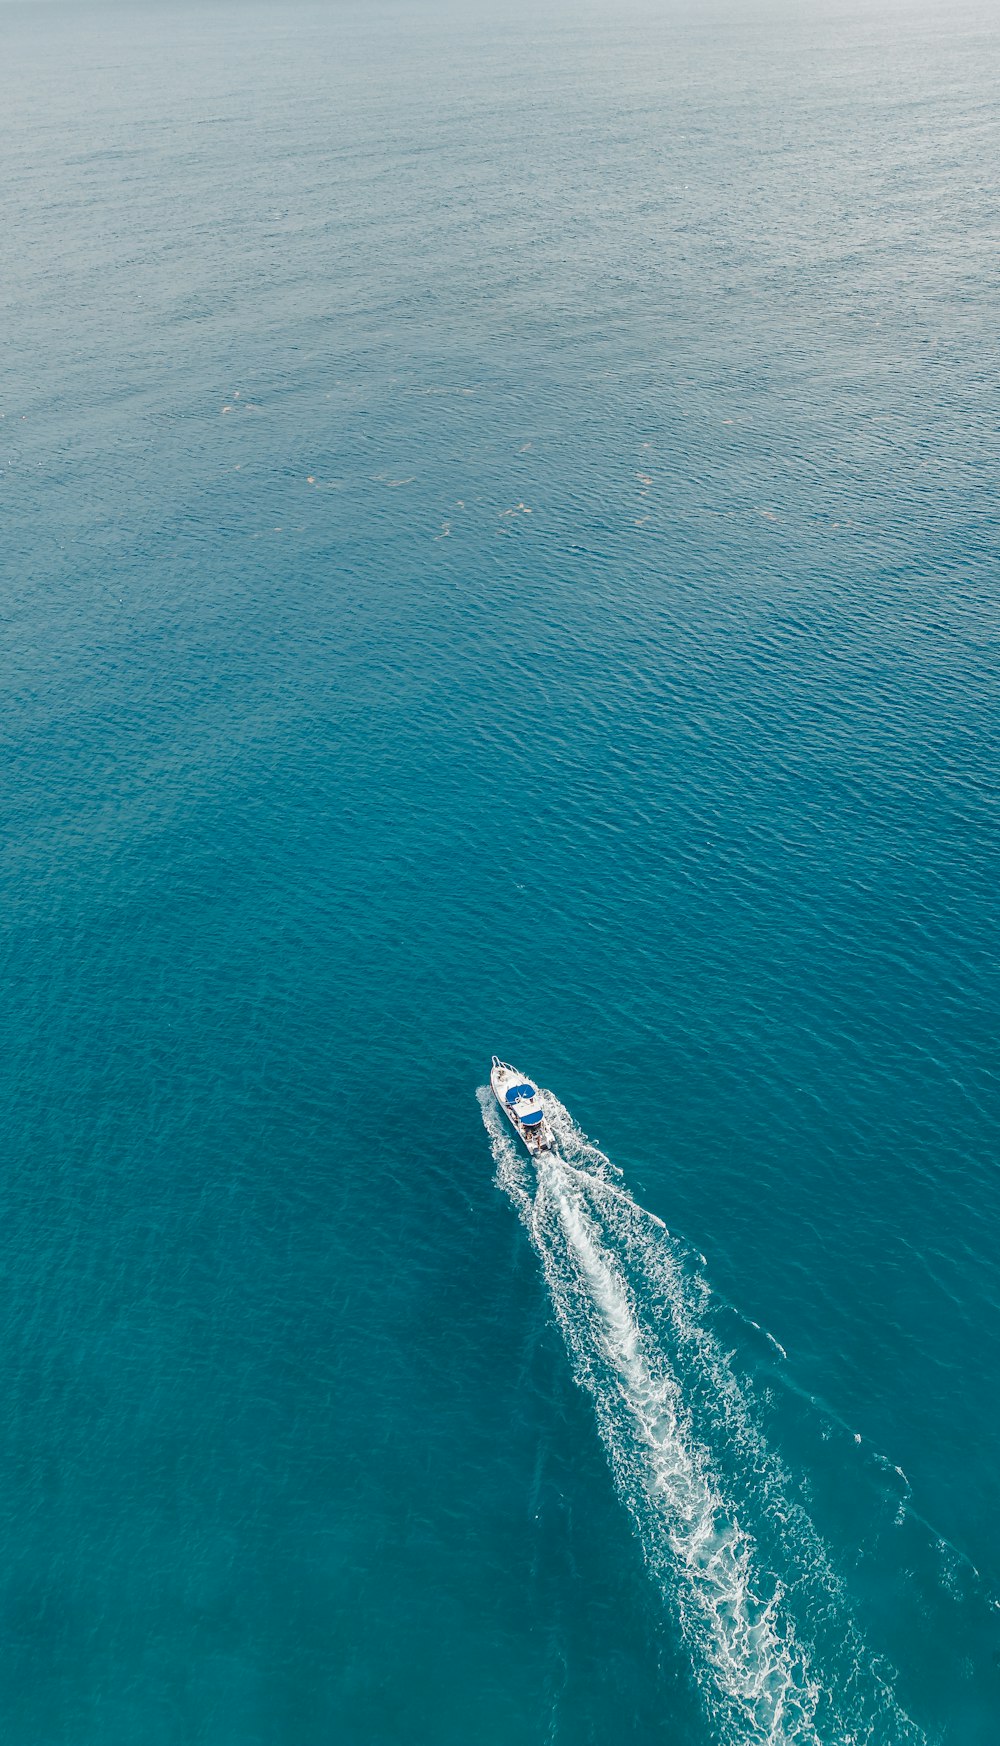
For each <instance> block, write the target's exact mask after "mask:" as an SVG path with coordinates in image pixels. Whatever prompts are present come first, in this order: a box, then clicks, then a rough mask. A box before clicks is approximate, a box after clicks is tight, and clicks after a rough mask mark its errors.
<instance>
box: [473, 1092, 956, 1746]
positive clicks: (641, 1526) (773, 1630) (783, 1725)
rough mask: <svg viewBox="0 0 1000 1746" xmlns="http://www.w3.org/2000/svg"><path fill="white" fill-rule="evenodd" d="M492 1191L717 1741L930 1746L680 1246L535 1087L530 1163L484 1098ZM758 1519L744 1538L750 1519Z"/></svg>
mask: <svg viewBox="0 0 1000 1746" xmlns="http://www.w3.org/2000/svg"><path fill="white" fill-rule="evenodd" d="M479 1098H480V1103H481V1105H482V1110H483V1120H484V1123H485V1125H486V1128H487V1131H488V1133H489V1136H490V1143H491V1146H492V1150H493V1157H494V1160H495V1163H496V1173H497V1182H498V1184H499V1186H500V1187H501V1188H503V1189H504V1190H505V1192H506V1193H507V1194H508V1195H509V1196H510V1198H511V1200H512V1201H513V1203H514V1205H515V1207H516V1208H517V1210H518V1212H519V1214H520V1216H521V1219H522V1221H523V1223H524V1226H525V1228H526V1230H527V1231H528V1234H529V1236H530V1238H531V1241H532V1244H533V1245H534V1248H535V1250H536V1252H537V1254H538V1256H539V1259H540V1261H541V1264H542V1268H543V1271H544V1274H545V1279H546V1282H547V1285H548V1289H549V1293H550V1296H551V1301H552V1305H553V1308H554V1310H555V1314H556V1318H557V1320H558V1323H559V1326H560V1328H561V1330H562V1333H563V1336H564V1338H565V1342H566V1346H567V1349H568V1352H569V1356H570V1360H571V1363H572V1366H573V1371H574V1375H575V1377H576V1380H577V1381H578V1382H579V1383H580V1384H581V1385H582V1386H583V1387H584V1388H585V1389H586V1390H587V1392H588V1394H589V1395H590V1398H591V1400H592V1402H593V1406H594V1411H595V1413H596V1417H597V1423H598V1427H599V1430H600V1434H601V1437H602V1440H603V1442H604V1446H605V1448H606V1450H607V1453H608V1457H609V1459H610V1463H611V1467H612V1470H613V1473H614V1478H615V1483H616V1485H617V1488H618V1491H619V1493H620V1495H621V1497H622V1498H623V1500H624V1502H625V1503H626V1505H627V1507H628V1509H629V1512H630V1514H631V1516H632V1519H633V1522H634V1524H635V1527H636V1531H637V1533H638V1536H639V1540H640V1544H641V1547H642V1551H643V1555H644V1559H645V1562H646V1565H647V1568H648V1569H649V1571H650V1574H651V1576H652V1577H653V1579H654V1581H655V1582H656V1584H657V1585H658V1587H659V1589H660V1591H661V1593H662V1595H663V1597H664V1600H665V1602H666V1603H667V1604H668V1606H669V1607H670V1609H671V1611H672V1612H673V1614H674V1616H675V1617H676V1619H677V1621H678V1623H679V1626H680V1629H681V1632H682V1634H683V1637H684V1640H685V1643H686V1645H687V1648H688V1651H689V1653H690V1657H691V1665H692V1668H693V1671H694V1676H695V1678H696V1679H697V1681H698V1683H699V1685H700V1686H701V1687H702V1690H703V1695H704V1697H705V1700H706V1703H707V1706H708V1708H709V1711H710V1713H711V1716H712V1721H713V1724H714V1728H715V1730H716V1733H717V1736H718V1738H719V1740H720V1742H725V1746H737V1742H738V1743H739V1746H762V1743H764V1742H767V1743H768V1746H862V1743H864V1746H904V1743H905V1746H919V1743H921V1742H923V1741H924V1736H923V1734H922V1733H921V1732H920V1730H919V1729H918V1728H917V1727H916V1726H915V1725H914V1724H913V1723H912V1722H911V1721H910V1720H909V1718H908V1717H907V1716H906V1715H905V1714H904V1712H903V1711H902V1709H901V1708H900V1706H899V1703H898V1701H897V1700H896V1697H895V1695H894V1692H893V1688H892V1683H891V1676H890V1675H889V1673H888V1672H887V1670H886V1669H885V1668H884V1667H883V1666H882V1665H881V1664H877V1663H876V1661H875V1659H874V1657H872V1656H871V1655H870V1654H869V1653H867V1652H866V1650H865V1646H864V1643H863V1641H862V1640H861V1637H860V1633H859V1632H858V1630H857V1628H856V1626H855V1625H854V1623H853V1621H852V1619H851V1617H850V1614H849V1610H848V1607H847V1604H846V1601H845V1597H844V1594H843V1591H842V1586H841V1584H840V1582H839V1581H838V1578H837V1576H836V1574H835V1572H834V1570H833V1568H832V1566H831V1564H830V1560H829V1558H828V1556H827V1554H826V1552H825V1549H824V1547H823V1544H822V1541H821V1539H820V1537H819V1535H818V1533H817V1532H816V1529H815V1528H814V1526H813V1524H812V1522H811V1521H810V1519H809V1517H808V1514H807V1512H806V1510H805V1508H804V1507H803V1505H802V1503H801V1501H800V1500H799V1498H798V1497H797V1496H796V1494H795V1488H794V1486H793V1482H792V1480H791V1478H790V1476H789V1475H788V1474H787V1473H786V1472H785V1470H784V1468H783V1467H782V1464H781V1462H780V1461H779V1460H778V1459H777V1457H776V1456H775V1455H774V1453H773V1452H772V1451H771V1450H770V1449H769V1448H768V1446H767V1443H766V1440H765V1438H764V1436H763V1433H762V1431H761V1429H760V1426H759V1423H758V1415H757V1414H756V1413H755V1410H754V1403H753V1398H752V1393H751V1392H750V1391H749V1390H748V1388H747V1387H746V1385H745V1383H743V1382H742V1381H741V1380H740V1379H739V1377H738V1376H737V1373H736V1369H735V1367H734V1366H733V1364H732V1362H731V1360H730V1356H729V1355H728V1354H727V1352H726V1350H725V1348H724V1346H723V1345H722V1344H721V1342H720V1341H719V1340H718V1338H717V1336H716V1334H715V1333H714V1332H713V1331H712V1329H711V1326H710V1316H709V1313H708V1310H709V1301H710V1299H711V1295H712V1294H711V1291H710V1289H709V1287H708V1285H707V1283H706V1281H705V1280H704V1278H703V1277H702V1276H701V1275H700V1274H699V1272H698V1271H697V1268H696V1267H694V1266H692V1264H691V1261H690V1258H689V1254H688V1251H686V1250H685V1248H684V1246H683V1245H682V1244H680V1243H679V1242H677V1241H676V1240H675V1239H673V1238H672V1237H671V1236H670V1233H669V1232H668V1231H667V1229H666V1227H665V1226H664V1225H663V1224H662V1221H660V1220H659V1219H656V1218H655V1217H654V1216H653V1215H651V1214H649V1213H647V1212H645V1211H644V1210H643V1208H642V1207H640V1206H639V1205H638V1204H637V1203H636V1202H635V1201H634V1200H633V1199H632V1198H631V1196H630V1195H629V1194H628V1192H627V1191H626V1189H625V1188H624V1186H623V1185H622V1183H621V1181H620V1179H619V1177H618V1176H617V1174H616V1172H615V1170H614V1168H613V1166H612V1165H611V1164H610V1162H609V1160H608V1159H607V1158H606V1157H605V1156H604V1155H603V1154H602V1153H601V1152H599V1151H598V1150H597V1148H596V1147H594V1146H592V1145H590V1143H589V1142H588V1141H587V1139H586V1136H585V1135H584V1134H582V1133H581V1132H580V1130H579V1129H578V1128H577V1127H576V1126H575V1125H574V1123H573V1121H572V1119H571V1117H570V1116H569V1114H568V1112H567V1111H566V1110H565V1109H564V1108H563V1106H562V1105H561V1104H560V1103H558V1102H557V1100H556V1099H555V1098H553V1097H552V1096H551V1094H550V1093H548V1092H545V1093H543V1103H544V1109H545V1114H546V1116H547V1118H548V1120H549V1122H550V1124H551V1127H552V1130H553V1133H554V1134H555V1137H556V1144H557V1148H558V1149H557V1150H555V1151H552V1152H546V1153H542V1154H540V1155H539V1156H538V1158H537V1159H529V1158H527V1157H525V1156H524V1155H523V1154H522V1152H521V1149H520V1147H519V1146H518V1144H517V1140H516V1138H515V1137H514V1136H513V1135H512V1134H510V1133H509V1132H508V1130H507V1128H506V1126H505V1124H504V1123H503V1121H502V1118H501V1116H500V1114H499V1112H498V1111H497V1109H496V1107H495V1105H494V1102H493V1099H492V1098H491V1096H490V1094H489V1092H488V1091H487V1090H485V1089H484V1090H482V1091H480V1093H479ZM751 1523H752V1531H751V1528H750V1526H749V1524H751Z"/></svg>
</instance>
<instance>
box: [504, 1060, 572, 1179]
mask: <svg viewBox="0 0 1000 1746" xmlns="http://www.w3.org/2000/svg"><path fill="white" fill-rule="evenodd" d="M490 1085H491V1086H492V1088H493V1096H494V1097H495V1098H496V1100H497V1103H498V1104H499V1105H500V1108H501V1109H502V1110H503V1113H504V1115H505V1116H506V1117H507V1120H508V1121H509V1122H510V1124H511V1127H512V1128H513V1129H514V1130H515V1132H516V1133H518V1134H520V1136H521V1139H522V1140H523V1141H524V1143H525V1145H526V1146H527V1148H528V1151H529V1152H531V1153H533V1154H535V1155H536V1156H537V1154H538V1153H539V1152H551V1151H552V1150H553V1148H554V1147H555V1143H556V1142H555V1136H554V1134H553V1132H552V1129H551V1128H550V1127H549V1124H548V1120H547V1118H546V1115H545V1111H544V1110H543V1108H542V1094H541V1092H540V1091H539V1089H538V1086H537V1085H535V1084H534V1082H533V1081H532V1080H530V1079H526V1078H525V1076H524V1074H523V1073H519V1072H518V1070H517V1068H516V1067H512V1066H511V1064H510V1062H509V1061H501V1059H500V1057H499V1055H494V1057H493V1065H492V1067H491V1068H490Z"/></svg>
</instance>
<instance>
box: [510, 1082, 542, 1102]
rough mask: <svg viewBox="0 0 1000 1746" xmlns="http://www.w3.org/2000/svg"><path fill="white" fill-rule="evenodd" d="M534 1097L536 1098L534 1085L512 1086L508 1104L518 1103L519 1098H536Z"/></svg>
mask: <svg viewBox="0 0 1000 1746" xmlns="http://www.w3.org/2000/svg"><path fill="white" fill-rule="evenodd" d="M534 1096H535V1088H534V1086H533V1085H512V1086H511V1088H510V1090H509V1091H508V1093H507V1102H508V1103H516V1102H517V1100H518V1098H519V1097H534Z"/></svg>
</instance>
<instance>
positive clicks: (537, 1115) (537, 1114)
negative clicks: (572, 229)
mask: <svg viewBox="0 0 1000 1746" xmlns="http://www.w3.org/2000/svg"><path fill="white" fill-rule="evenodd" d="M517 1119H518V1121H519V1122H520V1124H521V1126H522V1128H533V1127H535V1126H536V1124H537V1123H538V1122H540V1121H541V1119H542V1112H541V1110H540V1109H529V1111H528V1113H527V1115H523V1116H518V1118H517Z"/></svg>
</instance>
